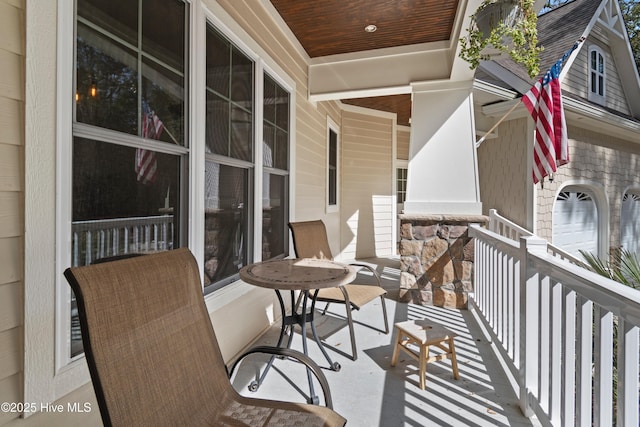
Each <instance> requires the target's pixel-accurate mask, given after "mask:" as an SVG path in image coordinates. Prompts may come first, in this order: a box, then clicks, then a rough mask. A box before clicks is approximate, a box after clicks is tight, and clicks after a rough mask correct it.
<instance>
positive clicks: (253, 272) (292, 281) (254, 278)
mask: <svg viewBox="0 0 640 427" xmlns="http://www.w3.org/2000/svg"><path fill="white" fill-rule="evenodd" d="M355 277H356V269H355V268H354V267H352V266H350V265H346V264H341V263H339V262H336V261H330V260H325V259H311V258H296V259H278V260H272V261H265V262H258V263H255V264H250V265H247V266H245V267H243V268H242V269H241V270H240V279H242V280H243V281H245V282H247V283H250V284H252V285H256V286H260V287H263V288H269V289H281V290H301V291H305V290H310V289H321V288H332V287H336V286H340V285H345V284H347V283H350V282H351V281H353V279H355Z"/></svg>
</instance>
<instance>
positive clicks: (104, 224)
mask: <svg viewBox="0 0 640 427" xmlns="http://www.w3.org/2000/svg"><path fill="white" fill-rule="evenodd" d="M172 221H173V215H155V216H141V217H129V218H111V219H96V220H89V221H73V222H72V223H71V227H72V229H73V230H74V231H84V230H100V229H104V228H114V227H121V226H125V225H126V226H138V225H152V224H161V223H170V222H172Z"/></svg>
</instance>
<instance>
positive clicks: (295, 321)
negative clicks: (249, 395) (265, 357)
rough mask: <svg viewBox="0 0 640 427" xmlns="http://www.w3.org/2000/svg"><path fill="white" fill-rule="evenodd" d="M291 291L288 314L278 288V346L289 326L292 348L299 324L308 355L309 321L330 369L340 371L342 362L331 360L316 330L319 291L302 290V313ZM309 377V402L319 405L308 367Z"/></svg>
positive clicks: (254, 387) (251, 386) (253, 386)
mask: <svg viewBox="0 0 640 427" xmlns="http://www.w3.org/2000/svg"><path fill="white" fill-rule="evenodd" d="M290 292H291V314H289V315H287V312H286V309H285V305H284V300H283V298H282V294H281V293H280V291H279V290H276V295H277V296H278V302H279V303H280V310H281V312H282V325H281V327H280V336H279V337H278V344H277V346H278V347H282V344H283V340H284V336H285V333H286V330H287V328H289V337H288V339H287V347H286V348H291V344H292V342H293V333H294V326H295V325H299V326H300V328H301V335H302V350H303V353H304V354H305V355H307V356H308V355H309V353H308V348H307V323H309V324H310V325H311V332H312V333H313V338H314V340H315V342H316V344H318V347H319V348H320V351H322V354H323V355H324V357H325V359H327V362H328V363H329V367H330V369H331V370H332V371H336V372H338V371H340V369H341V366H340V364H339V363H338V362H333V361H332V360H331V357H329V353H327V350H326V349H325V348H324V346H323V345H322V343H321V342H320V338H319V337H318V332H317V331H316V326H315V323H314V311H315V305H316V294H317V293H318V291H317V290H316V291H313V296H310V295H309V291H307V290H304V291H301V294H300V295H301V298H302V311H301V312H300V313H298V311H297V308H298V305H299V304H298V303H295V302H294V296H295V295H294V291H290ZM309 300H311V309H310V310H309V312H307V305H308V302H309ZM275 357H276V356H271V358H270V359H269V362H268V363H267V366H266V367H265V368H264V370H263V371H262V373H261V374H260V376H259V378H258V380H257V381H252V382H251V383H250V384H249V390H250V391H252V392H254V391H257V390H258V388H259V387H260V385H261V384H262V382H263V381H264V379H265V377H266V376H267V372H269V370H270V369H271V366H272V365H273V360H274V358H275ZM307 379H308V381H309V397H308V399H307V402H308V403H312V404H314V405H317V404H319V399H318V396H317V395H316V394H315V391H314V388H313V375H312V373H311V371H310V370H309V369H308V368H307Z"/></svg>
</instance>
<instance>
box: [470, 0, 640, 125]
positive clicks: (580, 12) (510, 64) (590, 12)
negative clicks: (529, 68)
mask: <svg viewBox="0 0 640 427" xmlns="http://www.w3.org/2000/svg"><path fill="white" fill-rule="evenodd" d="M596 25H599V26H600V27H601V28H603V29H604V30H605V31H606V32H607V34H608V35H609V41H610V42H609V44H608V45H609V48H610V49H611V54H612V56H613V58H614V62H615V67H616V70H617V72H618V74H619V76H620V79H621V83H622V87H623V89H624V93H625V96H626V98H627V103H628V104H629V109H630V110H631V115H632V117H629V116H628V115H626V114H622V113H620V112H619V111H614V110H611V109H610V108H606V107H603V106H601V105H598V104H595V103H592V102H590V101H588V100H586V99H584V98H580V97H578V96H576V95H575V94H571V93H569V92H566V91H564V92H563V95H565V97H571V98H577V99H579V100H580V102H585V103H587V104H590V105H592V106H593V108H596V109H602V110H604V111H607V112H609V113H612V114H616V115H619V116H622V117H625V118H627V119H630V120H633V121H637V120H638V119H640V78H639V77H638V71H637V68H636V65H635V62H634V58H633V53H632V52H631V46H630V44H629V38H628V36H627V31H626V27H625V24H624V21H623V17H622V13H621V11H620V7H619V6H618V3H617V1H616V0H574V1H572V2H569V3H566V4H564V5H562V6H560V7H558V8H556V9H553V10H550V11H548V12H546V13H544V14H542V15H540V16H539V17H538V41H539V44H540V45H541V46H543V47H544V50H543V51H542V53H541V54H540V75H542V74H544V73H546V71H547V70H548V69H549V68H550V67H551V66H552V65H553V64H554V63H555V62H556V61H557V60H558V59H560V58H561V57H562V55H563V54H564V53H565V52H566V51H567V50H569V49H570V48H571V46H572V45H573V44H574V43H575V42H576V41H577V40H578V39H580V38H581V37H585V39H586V38H588V37H589V35H590V34H591V32H592V30H593V29H594V27H595V26H596ZM583 47H584V43H582V44H580V46H578V49H576V51H574V53H573V54H572V55H571V57H570V58H569V59H568V61H567V63H566V64H565V66H564V68H563V71H562V75H561V78H562V77H563V76H564V75H566V73H567V72H568V70H569V69H570V67H571V66H572V64H573V60H574V59H575V58H576V56H577V55H578V53H579V51H580V49H582V48H583ZM539 77H540V76H537V77H536V78H535V79H531V78H530V77H529V76H528V74H527V72H526V70H525V69H524V67H522V66H520V65H519V64H516V63H515V62H514V61H512V60H511V59H510V58H497V59H494V60H491V61H484V62H482V63H481V65H480V67H478V70H477V72H476V79H477V80H481V81H485V82H488V83H491V84H494V85H497V86H501V87H504V88H508V89H513V90H515V91H516V92H518V93H519V94H524V93H526V92H527V91H528V90H529V89H530V88H531V86H532V85H533V83H534V82H535V81H536V80H537V79H539ZM585 84H586V83H585Z"/></svg>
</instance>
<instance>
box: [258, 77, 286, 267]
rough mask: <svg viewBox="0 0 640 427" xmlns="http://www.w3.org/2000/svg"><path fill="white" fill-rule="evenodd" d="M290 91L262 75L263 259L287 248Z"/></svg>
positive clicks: (283, 252)
mask: <svg viewBox="0 0 640 427" xmlns="http://www.w3.org/2000/svg"><path fill="white" fill-rule="evenodd" d="M289 98H290V97H289V93H288V92H287V91H286V90H284V89H283V88H282V87H281V86H280V85H279V84H278V83H276V81H275V80H273V79H272V78H271V77H270V76H269V75H267V74H265V76H264V100H263V106H264V108H263V117H264V123H263V127H262V129H263V131H262V138H263V144H262V150H263V151H262V154H263V156H262V157H263V167H264V172H263V180H262V185H263V187H262V194H263V198H262V259H263V260H267V259H271V258H275V257H279V256H284V255H286V254H287V251H288V245H287V242H288V235H289V228H288V227H287V223H288V218H289V212H288V211H289V190H288V189H289V107H290V100H289Z"/></svg>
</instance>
